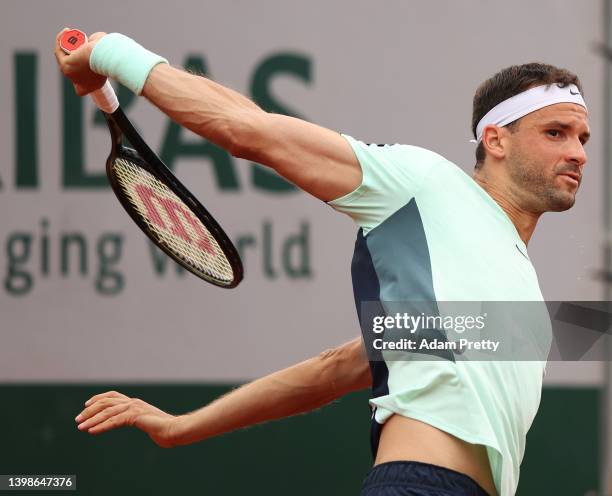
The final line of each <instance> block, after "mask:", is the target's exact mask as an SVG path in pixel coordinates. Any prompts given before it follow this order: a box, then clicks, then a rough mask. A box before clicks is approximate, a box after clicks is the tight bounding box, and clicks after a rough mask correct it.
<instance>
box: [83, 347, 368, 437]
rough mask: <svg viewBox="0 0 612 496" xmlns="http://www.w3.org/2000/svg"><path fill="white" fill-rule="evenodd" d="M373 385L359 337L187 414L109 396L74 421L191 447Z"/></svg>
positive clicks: (90, 429)
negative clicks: (132, 431) (131, 430)
mask: <svg viewBox="0 0 612 496" xmlns="http://www.w3.org/2000/svg"><path fill="white" fill-rule="evenodd" d="M370 385H371V377H370V371H369V366H368V360H367V357H366V354H365V350H364V348H363V344H362V340H361V338H357V339H354V340H353V341H350V342H348V343H346V344H344V345H342V346H339V347H337V348H333V349H331V350H327V351H325V352H323V353H321V354H319V355H317V356H316V357H313V358H311V359H309V360H306V361H304V362H301V363H298V364H296V365H293V366H291V367H289V368H286V369H284V370H280V371H278V372H274V373H273V374H270V375H267V376H265V377H262V378H261V379H257V380H255V381H253V382H250V383H248V384H245V385H244V386H241V387H240V388H238V389H235V390H233V391H231V392H230V393H228V394H226V395H224V396H222V397H221V398H219V399H217V400H215V401H213V402H212V403H210V404H209V405H207V406H205V407H203V408H201V409H199V410H197V411H195V412H192V413H189V414H186V415H180V416H173V415H170V414H168V413H165V412H163V411H161V410H159V409H157V408H155V407H154V406H152V405H149V404H148V403H145V402H144V401H142V400H140V399H136V398H129V397H127V396H125V395H123V394H121V393H117V392H115V391H110V392H107V393H103V394H99V395H96V396H94V397H92V398H91V399H90V400H88V401H87V402H86V403H85V405H86V408H85V409H84V410H83V411H82V412H81V413H80V414H79V416H78V417H77V418H76V421H77V422H78V423H79V429H81V430H87V431H88V432H89V433H91V434H99V433H101V432H105V431H107V430H110V429H115V428H117V427H122V426H134V427H137V428H139V429H141V430H143V431H145V432H146V433H147V434H149V436H150V437H151V438H152V439H153V441H155V442H156V443H157V444H159V445H160V446H163V447H172V446H177V445H182V444H190V443H194V442H197V441H201V440H203V439H207V438H209V437H213V436H216V435H219V434H223V433H225V432H230V431H233V430H236V429H240V428H242V427H247V426H250V425H254V424H258V423H261V422H265V421H268V420H274V419H279V418H283V417H289V416H291V415H296V414H298V413H304V412H308V411H310V410H314V409H315V408H318V407H320V406H323V405H325V404H327V403H330V402H331V401H333V400H335V399H337V398H339V397H341V396H343V395H345V394H346V393H349V392H351V391H357V390H360V389H364V388H366V387H368V386H370Z"/></svg>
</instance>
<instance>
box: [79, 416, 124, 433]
mask: <svg viewBox="0 0 612 496" xmlns="http://www.w3.org/2000/svg"><path fill="white" fill-rule="evenodd" d="M128 418H129V417H128V415H127V414H125V413H123V414H119V415H115V416H114V417H110V418H109V419H107V420H105V421H104V422H101V423H99V424H97V425H94V426H93V427H90V428H89V429H88V430H87V432H88V433H89V434H102V433H103V432H106V431H110V430H112V429H116V428H117V427H121V426H123V425H126V424H127V423H128Z"/></svg>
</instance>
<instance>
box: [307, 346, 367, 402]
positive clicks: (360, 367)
mask: <svg viewBox="0 0 612 496" xmlns="http://www.w3.org/2000/svg"><path fill="white" fill-rule="evenodd" d="M318 358H319V360H320V361H321V362H322V364H323V373H324V375H325V376H326V378H327V380H328V381H329V382H330V383H332V384H333V386H334V389H335V390H336V393H337V395H338V396H341V395H344V394H346V393H350V392H352V391H359V390H361V389H365V388H367V387H370V386H371V384H372V378H371V375H370V366H369V363H368V359H367V357H366V354H365V351H364V350H363V345H362V344H361V340H359V341H357V340H355V341H351V342H349V343H346V344H344V345H342V346H339V347H336V348H333V349H330V350H325V351H324V352H322V353H320V354H319V356H318Z"/></svg>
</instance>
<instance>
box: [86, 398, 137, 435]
mask: <svg viewBox="0 0 612 496" xmlns="http://www.w3.org/2000/svg"><path fill="white" fill-rule="evenodd" d="M106 401H114V402H117V401H120V402H121V403H119V404H113V403H110V404H107V405H105V406H103V407H101V408H102V409H101V410H100V411H99V412H98V413H96V414H95V415H93V416H89V418H87V420H85V421H84V422H82V423H80V424H79V425H78V429H79V430H80V431H85V430H87V431H88V432H90V433H91V428H92V427H96V426H98V425H99V424H102V423H107V422H106V421H108V420H113V422H112V425H113V427H121V426H122V425H125V420H126V419H127V416H123V419H122V420H123V422H122V421H120V418H119V415H120V414H121V413H124V412H125V411H126V410H127V409H128V408H129V407H130V404H129V400H124V399H121V398H119V399H118V398H114V399H111V400H106ZM107 424H108V423H107ZM109 427H110V426H109Z"/></svg>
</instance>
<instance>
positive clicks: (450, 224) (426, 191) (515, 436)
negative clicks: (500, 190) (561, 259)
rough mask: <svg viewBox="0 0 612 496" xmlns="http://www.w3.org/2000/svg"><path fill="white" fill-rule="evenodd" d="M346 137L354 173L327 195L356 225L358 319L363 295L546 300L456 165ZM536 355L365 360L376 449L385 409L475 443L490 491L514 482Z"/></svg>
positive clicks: (536, 377) (504, 229)
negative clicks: (488, 472) (358, 172)
mask: <svg viewBox="0 0 612 496" xmlns="http://www.w3.org/2000/svg"><path fill="white" fill-rule="evenodd" d="M345 138H346V139H347V140H348V142H349V143H350V145H351V146H352V148H353V150H354V152H355V155H356V156H357V158H358V160H359V163H360V165H361V168H362V171H363V179H362V183H361V185H360V186H359V187H358V188H357V189H355V190H354V191H352V192H351V193H349V194H347V195H346V196H343V197H341V198H338V199H336V200H333V201H331V202H329V204H330V205H331V206H332V207H333V208H334V209H336V210H338V211H340V212H344V213H346V214H348V215H349V216H351V217H352V218H353V219H354V220H355V222H356V223H357V224H358V225H359V226H360V230H359V232H358V236H357V242H356V245H355V254H354V257H353V263H352V278H353V289H354V294H355V302H356V305H357V312H358V315H359V316H360V321H361V320H362V319H361V307H362V304H363V303H364V302H372V301H379V302H398V301H411V300H413V301H435V302H456V301H469V302H484V301H536V302H538V301H539V302H541V301H543V298H542V294H541V292H540V287H539V284H538V279H537V276H536V272H535V270H534V268H533V266H532V264H531V261H530V260H529V255H528V253H527V248H526V246H525V243H523V241H522V240H521V238H520V237H519V234H518V232H517V230H516V228H515V227H514V224H513V223H512V221H511V220H510V218H509V217H508V216H507V215H506V213H505V212H504V210H502V208H501V207H500V206H499V205H498V204H497V202H495V201H494V200H493V198H491V196H489V194H488V193H487V192H486V191H485V190H484V189H483V188H482V187H481V186H480V185H478V184H477V183H476V182H475V181H474V180H473V179H472V178H471V177H469V176H468V175H467V174H466V173H465V172H463V171H462V170H461V169H460V168H459V167H457V166H456V165H454V164H453V163H451V162H449V161H448V160H446V159H445V158H443V157H442V156H440V155H438V154H436V153H433V152H431V151H429V150H425V149H423V148H419V147H415V146H406V145H384V146H379V145H366V144H364V143H362V142H359V141H356V140H355V139H353V138H351V137H349V136H345ZM546 325H550V321H549V320H548V322H547V324H546ZM361 327H362V332H364V333H371V331H372V328H371V325H370V323H368V322H361ZM364 338H366V336H365V334H364ZM544 360H545V358H544V359H543V360H539V361H538V360H532V361H520V362H519V361H463V362H462V361H456V362H453V361H449V360H431V361H425V360H416V361H393V360H386V359H385V360H382V361H372V362H371V363H370V366H371V370H372V379H373V386H372V390H373V397H372V399H371V400H370V405H371V407H372V409H373V419H372V420H373V425H372V448H373V451H374V452H376V449H377V446H378V437H379V435H380V430H381V427H382V424H383V423H384V422H386V421H387V420H388V419H389V418H390V417H391V416H392V415H394V414H399V415H402V416H405V417H409V418H414V419H417V420H420V421H422V422H425V423H427V424H430V425H432V426H434V427H436V428H438V429H441V430H443V431H445V432H448V433H450V434H452V435H453V436H456V437H458V438H460V439H462V440H464V441H467V442H469V443H474V444H481V445H484V446H485V447H486V449H487V453H488V457H489V461H490V464H491V469H492V472H493V478H494V482H495V485H496V488H497V490H498V492H499V493H500V494H501V496H509V495H513V494H515V492H516V488H517V486H518V480H519V468H520V464H521V461H522V459H523V454H524V452H525V438H526V435H527V431H528V430H529V428H530V426H531V424H532V421H533V419H534V417H535V415H536V412H537V410H538V406H539V403H540V394H541V389H542V378H543V373H544V368H545V361H544Z"/></svg>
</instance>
